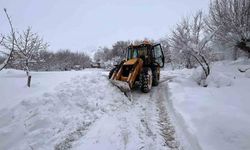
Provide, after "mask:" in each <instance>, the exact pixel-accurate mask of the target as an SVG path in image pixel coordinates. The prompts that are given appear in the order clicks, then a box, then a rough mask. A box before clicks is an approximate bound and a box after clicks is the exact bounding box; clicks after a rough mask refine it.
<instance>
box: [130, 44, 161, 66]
mask: <svg viewBox="0 0 250 150" xmlns="http://www.w3.org/2000/svg"><path fill="white" fill-rule="evenodd" d="M133 58H141V59H142V60H143V62H144V65H151V64H157V65H159V66H160V67H164V60H165V58H164V55H163V51H162V48H161V45H160V44H156V45H151V44H141V45H135V46H134V45H131V46H129V47H128V48H127V51H126V60H130V59H133Z"/></svg>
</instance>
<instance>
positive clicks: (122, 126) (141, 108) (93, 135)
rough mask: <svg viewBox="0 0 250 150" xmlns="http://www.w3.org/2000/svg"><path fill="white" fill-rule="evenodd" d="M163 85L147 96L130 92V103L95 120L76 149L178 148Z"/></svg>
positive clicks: (138, 91) (136, 91) (153, 149)
mask: <svg viewBox="0 0 250 150" xmlns="http://www.w3.org/2000/svg"><path fill="white" fill-rule="evenodd" d="M166 85H167V83H166V82H165V83H162V84H161V85H160V86H159V87H154V88H153V89H152V91H151V92H150V93H148V94H143V93H141V92H140V90H139V89H137V90H135V91H132V98H131V101H129V100H127V102H126V103H124V105H122V106H121V107H120V108H118V109H117V110H115V111H111V112H109V113H108V114H106V115H104V116H103V117H102V118H101V119H100V120H98V121H96V123H95V124H94V125H93V126H92V127H91V128H90V129H89V131H88V133H86V135H85V136H84V137H83V138H81V139H80V140H79V141H77V142H76V144H75V145H76V147H77V149H79V150H80V149H128V150H130V149H140V150H141V149H146V150H163V149H179V147H180V144H179V143H178V141H177V140H176V137H175V130H174V128H173V126H172V124H171V122H170V118H169V117H168V113H167V110H166V106H165V104H166V103H165V101H166V98H167V97H166V94H165V93H166V91H164V90H165V88H164V87H165V86H166Z"/></svg>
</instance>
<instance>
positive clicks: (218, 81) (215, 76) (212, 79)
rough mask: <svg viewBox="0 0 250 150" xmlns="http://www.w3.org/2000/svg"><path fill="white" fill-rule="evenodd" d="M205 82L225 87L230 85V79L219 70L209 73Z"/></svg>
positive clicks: (213, 85)
mask: <svg viewBox="0 0 250 150" xmlns="http://www.w3.org/2000/svg"><path fill="white" fill-rule="evenodd" d="M206 83H207V85H208V86H209V87H217V88H219V87H225V86H231V85H232V80H231V79H230V78H229V77H228V76H226V75H224V74H223V73H220V72H211V74H210V75H209V76H208V77H207V79H206Z"/></svg>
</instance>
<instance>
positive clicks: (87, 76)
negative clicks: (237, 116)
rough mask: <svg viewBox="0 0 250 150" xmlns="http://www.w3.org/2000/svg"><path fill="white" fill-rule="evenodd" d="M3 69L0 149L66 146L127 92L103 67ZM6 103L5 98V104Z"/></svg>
mask: <svg viewBox="0 0 250 150" xmlns="http://www.w3.org/2000/svg"><path fill="white" fill-rule="evenodd" d="M32 74H33V82H32V85H31V88H26V87H25V84H23V83H24V82H25V81H24V82H23V80H24V79H25V74H24V72H22V71H15V70H5V71H3V72H1V73H0V76H1V77H0V89H1V90H0V95H1V108H0V149H10V150H12V149H19V150H27V149H38V150H39V149H53V147H54V148H55V149H68V148H71V147H72V143H73V142H74V141H75V140H78V139H79V138H81V136H83V135H84V133H85V132H86V130H87V129H88V128H89V126H90V125H91V124H92V123H93V122H95V120H96V119H98V118H99V117H100V116H102V115H103V114H105V113H106V112H109V111H111V110H114V109H117V108H119V106H120V105H122V104H123V101H124V100H126V101H127V99H126V97H125V96H124V95H123V94H122V93H121V92H119V90H118V89H117V88H116V87H114V86H112V85H111V84H110V83H109V81H108V80H107V75H106V74H105V73H103V72H102V71H101V70H85V71H79V72H78V71H77V72H76V71H71V72H46V73H45V72H44V73H43V72H41V73H34V72H33V73H32ZM2 102H3V103H2Z"/></svg>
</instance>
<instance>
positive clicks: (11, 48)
mask: <svg viewBox="0 0 250 150" xmlns="http://www.w3.org/2000/svg"><path fill="white" fill-rule="evenodd" d="M4 12H5V15H6V17H7V19H8V22H9V25H10V29H11V33H10V37H11V39H12V40H11V41H9V42H10V45H9V47H8V48H7V49H6V48H5V49H4V50H0V55H1V56H2V57H3V62H1V64H0V71H1V70H2V69H3V68H5V66H6V65H7V64H8V62H9V61H10V59H11V57H12V54H13V52H14V48H15V41H14V39H15V31H14V28H13V25H12V22H11V18H10V16H9V15H8V13H7V9H6V8H4ZM4 40H5V37H4V36H3V35H1V40H0V45H2V44H3V43H4Z"/></svg>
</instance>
